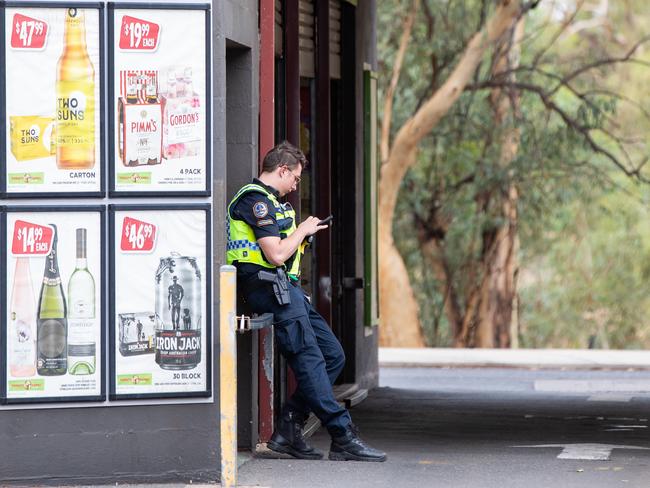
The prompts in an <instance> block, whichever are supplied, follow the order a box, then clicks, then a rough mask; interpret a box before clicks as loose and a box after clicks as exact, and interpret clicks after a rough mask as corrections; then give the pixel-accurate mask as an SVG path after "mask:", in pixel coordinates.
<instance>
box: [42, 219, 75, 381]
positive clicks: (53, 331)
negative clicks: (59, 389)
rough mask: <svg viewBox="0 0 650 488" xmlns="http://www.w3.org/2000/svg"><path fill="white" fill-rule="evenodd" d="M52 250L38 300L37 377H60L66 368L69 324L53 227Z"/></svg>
mask: <svg viewBox="0 0 650 488" xmlns="http://www.w3.org/2000/svg"><path fill="white" fill-rule="evenodd" d="M50 225H51V226H52V228H53V229H54V237H53V239H52V250H51V251H50V253H49V254H48V255H47V257H46V258H45V271H44V272H43V284H42V285H41V293H40V295H39V298H38V322H37V336H38V339H37V343H38V360H37V363H36V366H37V371H38V374H40V375H43V376H55V375H63V374H65V373H66V371H67V369H68V351H67V346H68V339H67V336H68V321H67V307H66V303H65V295H64V294H63V285H62V284H61V274H60V273H59V264H58V261H57V250H56V246H57V240H58V236H57V230H56V226H55V225H54V224H50Z"/></svg>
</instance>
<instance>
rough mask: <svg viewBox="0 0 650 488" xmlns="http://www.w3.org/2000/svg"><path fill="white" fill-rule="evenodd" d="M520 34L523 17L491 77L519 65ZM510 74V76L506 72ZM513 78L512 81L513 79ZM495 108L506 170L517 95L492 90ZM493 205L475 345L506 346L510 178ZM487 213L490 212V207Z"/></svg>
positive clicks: (511, 252) (513, 264) (512, 249)
mask: <svg viewBox="0 0 650 488" xmlns="http://www.w3.org/2000/svg"><path fill="white" fill-rule="evenodd" d="M523 33H524V20H523V18H522V19H520V20H519V22H517V25H516V26H515V28H514V32H513V34H512V37H511V39H510V40H509V41H508V42H507V43H504V44H503V45H502V46H501V48H500V49H499V50H498V52H497V56H498V58H497V62H496V63H495V68H494V76H495V77H498V76H503V73H505V72H508V71H509V72H510V73H512V71H513V70H515V69H516V68H517V67H518V65H519V54H520V50H521V39H522V38H523ZM508 77H509V78H514V75H513V74H510V75H508ZM513 81H514V80H513ZM490 100H491V103H492V106H493V108H494V121H495V126H496V127H503V133H502V138H501V155H500V161H499V163H500V165H501V166H502V167H503V168H507V167H508V166H509V165H510V163H511V162H512V161H513V160H514V159H515V157H516V155H517V150H518V148H519V140H520V131H519V129H518V128H517V127H516V126H515V125H514V123H508V122H507V118H508V115H509V114H510V115H511V116H512V117H513V118H514V117H515V116H516V113H517V111H518V109H519V94H518V93H516V92H512V93H507V92H504V91H503V90H501V89H494V90H493V91H492V94H491V96H490ZM490 197H491V198H492V200H493V202H492V203H493V204H494V205H496V206H497V208H498V209H499V212H500V216H501V218H502V220H503V222H504V223H503V224H502V225H501V226H500V227H498V228H497V229H496V230H495V231H493V232H490V236H489V240H490V242H488V243H487V245H486V246H485V248H486V249H488V251H487V252H486V253H485V256H484V258H485V260H486V266H485V269H486V272H487V273H486V276H485V277H484V281H483V286H482V288H481V305H480V306H479V317H478V322H477V330H476V346H478V347H510V345H511V338H510V331H511V328H512V325H511V324H512V320H513V317H514V316H513V310H514V304H515V301H516V300H515V298H516V294H517V286H516V275H517V244H518V239H517V223H518V215H517V200H518V198H519V194H518V191H517V187H516V186H515V184H514V182H513V181H510V182H509V183H508V187H507V191H506V193H505V194H501V193H500V192H499V193H497V194H495V195H491V196H490ZM488 211H489V210H488Z"/></svg>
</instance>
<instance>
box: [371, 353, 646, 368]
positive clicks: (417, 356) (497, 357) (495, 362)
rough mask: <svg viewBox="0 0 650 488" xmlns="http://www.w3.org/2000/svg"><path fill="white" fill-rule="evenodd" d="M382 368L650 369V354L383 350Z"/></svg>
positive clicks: (380, 363) (381, 354)
mask: <svg viewBox="0 0 650 488" xmlns="http://www.w3.org/2000/svg"><path fill="white" fill-rule="evenodd" d="M379 365H380V366H381V367H431V368H445V367H453V368H456V367H459V368H460V367H470V368H484V367H490V368H525V369H619V370H620V369H624V370H650V351H639V350H633V351H632V350H630V351H625V350H615V351H613V350H602V349H599V350H594V349H462V348H417V349H416V348H379Z"/></svg>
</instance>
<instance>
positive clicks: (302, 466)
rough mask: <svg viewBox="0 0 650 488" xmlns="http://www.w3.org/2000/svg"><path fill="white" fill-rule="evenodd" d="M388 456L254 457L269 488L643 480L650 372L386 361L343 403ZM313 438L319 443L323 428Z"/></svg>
mask: <svg viewBox="0 0 650 488" xmlns="http://www.w3.org/2000/svg"><path fill="white" fill-rule="evenodd" d="M351 413H352V417H353V419H354V421H355V423H357V424H358V426H359V427H360V428H361V436H362V438H363V439H365V440H367V441H368V442H369V443H370V444H371V445H373V446H376V447H378V448H381V449H383V450H385V451H386V452H387V453H388V456H389V459H388V461H387V462H385V463H381V464H375V463H358V462H350V461H348V462H331V461H300V460H295V459H259V458H258V459H253V460H250V461H248V462H246V463H245V464H244V465H242V466H241V467H240V469H239V484H240V485H250V486H268V487H277V488H280V487H282V488H294V487H296V488H301V487H305V488H319V487H342V488H347V487H350V488H353V487H354V488H357V487H358V488H362V487H395V488H407V487H417V488H423V487H445V488H456V487H463V488H465V487H476V488H509V487H517V488H520V487H525V488H537V487H539V488H549V487H552V488H573V487H589V488H613V487H619V486H620V487H635V488H649V487H650V435H649V432H648V430H649V429H650V427H648V425H649V424H650V422H649V420H648V419H649V418H650V372H648V371H530V370H517V369H468V368H458V369H436V368H383V369H382V370H381V372H380V388H378V389H376V390H374V391H372V392H371V393H370V395H369V397H368V399H367V400H365V401H364V402H363V403H362V404H360V405H359V406H357V407H355V408H354V409H353V410H352V411H351ZM312 442H313V444H314V445H316V446H317V447H319V448H320V449H323V450H325V451H326V452H327V449H328V446H329V439H328V436H327V434H326V432H325V431H324V429H321V430H320V431H319V432H318V433H317V434H316V435H315V436H314V437H313V438H312Z"/></svg>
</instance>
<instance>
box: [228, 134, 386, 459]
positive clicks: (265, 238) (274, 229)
mask: <svg viewBox="0 0 650 488" xmlns="http://www.w3.org/2000/svg"><path fill="white" fill-rule="evenodd" d="M305 166H307V159H306V158H305V156H304V154H303V153H302V152H301V151H300V150H299V149H298V148H296V147H294V146H293V145H291V144H289V143H288V142H283V143H281V144H279V145H278V146H276V147H275V148H273V149H271V150H270V151H269V152H268V153H267V154H266V156H265V157H264V161H263V163H262V172H261V174H260V176H259V179H258V178H256V179H253V182H252V183H250V184H248V185H245V186H244V187H243V188H241V189H240V190H239V192H237V194H236V195H235V196H234V198H233V199H232V201H231V202H230V205H229V206H228V220H227V233H228V248H227V261H228V264H234V265H235V266H236V267H237V283H238V287H239V291H240V294H241V295H242V296H243V298H244V300H245V302H246V306H247V307H248V309H249V310H250V311H251V312H253V313H260V314H261V313H267V312H271V313H273V315H274V319H275V321H274V323H275V334H276V338H277V341H278V345H279V348H280V352H281V353H282V355H283V356H284V357H285V358H286V360H287V362H288V363H289V365H290V366H291V369H292V370H293V372H294V374H295V376H296V379H297V381H298V388H297V390H296V392H295V393H294V395H293V396H292V397H291V398H289V400H288V401H287V402H286V404H285V405H284V407H283V408H282V412H281V416H280V419H279V422H278V425H277V428H276V430H275V432H274V433H273V436H272V437H271V440H270V441H269V442H268V444H267V445H268V447H269V448H270V449H272V450H273V451H276V452H280V453H284V454H289V455H291V456H293V457H296V458H300V459H321V458H322V457H323V453H322V452H320V451H318V450H317V449H315V448H313V447H311V446H309V445H308V444H307V442H306V441H305V439H304V437H303V434H302V429H303V427H304V424H305V421H306V419H307V418H308V416H309V412H314V414H315V415H316V416H317V417H318V418H319V419H320V421H321V423H322V424H323V425H324V426H325V427H326V428H327V430H328V432H329V434H330V436H331V437H332V444H331V447H330V453H329V459H331V460H341V461H344V460H357V461H385V460H386V454H385V453H383V452H381V451H379V450H377V449H373V448H371V447H369V446H367V445H366V444H365V443H364V442H363V441H362V440H361V439H360V438H359V437H358V435H357V432H356V428H355V427H354V426H353V424H352V420H351V418H350V414H349V413H348V411H347V410H346V409H345V408H343V407H341V406H340V405H339V403H338V402H337V401H336V398H335V397H334V394H333V392H332V384H333V383H334V381H335V380H336V378H337V377H338V375H339V374H340V373H341V370H342V369H343V365H344V363H345V356H344V354H343V349H342V347H341V345H340V344H339V342H338V340H337V339H336V337H335V336H334V334H333V333H332V331H331V330H330V328H329V326H328V325H327V322H325V320H324V319H323V317H321V316H320V315H319V314H318V313H317V312H316V311H315V310H314V308H313V307H312V306H311V304H310V302H309V299H308V298H307V296H306V295H305V293H304V292H303V291H302V289H301V288H300V286H299V284H298V280H299V276H300V257H301V256H302V254H303V253H304V248H305V246H306V239H307V238H308V237H309V236H311V235H313V234H315V233H316V232H318V231H319V230H322V229H325V228H327V227H328V226H327V225H319V222H320V219H318V218H317V217H308V218H307V219H305V220H304V221H303V222H301V223H300V225H296V214H295V211H294V210H293V209H292V208H291V205H290V204H289V203H280V202H279V198H280V197H283V196H285V195H286V194H288V193H290V192H292V191H294V190H295V189H296V188H297V186H298V183H300V175H301V173H302V170H303V169H304V168H305Z"/></svg>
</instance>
